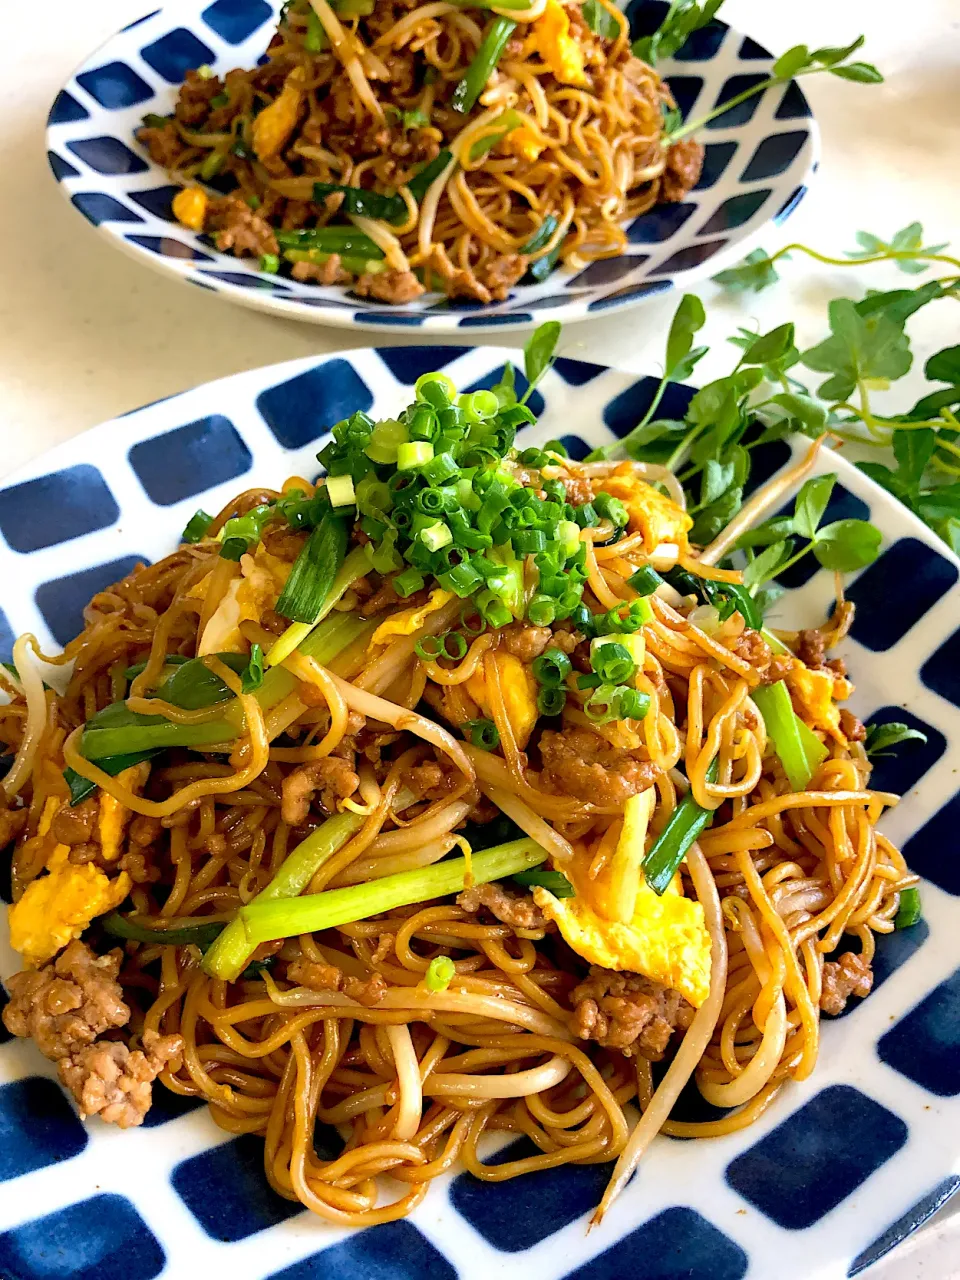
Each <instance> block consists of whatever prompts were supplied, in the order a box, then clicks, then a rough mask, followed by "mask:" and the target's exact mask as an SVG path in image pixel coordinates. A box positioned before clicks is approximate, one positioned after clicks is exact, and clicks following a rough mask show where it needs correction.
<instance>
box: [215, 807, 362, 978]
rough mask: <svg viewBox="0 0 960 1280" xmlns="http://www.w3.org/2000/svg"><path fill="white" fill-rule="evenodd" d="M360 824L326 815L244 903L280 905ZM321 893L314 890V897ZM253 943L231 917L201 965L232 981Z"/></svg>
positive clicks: (352, 817) (356, 818) (350, 817)
mask: <svg viewBox="0 0 960 1280" xmlns="http://www.w3.org/2000/svg"><path fill="white" fill-rule="evenodd" d="M362 825H363V818H362V817H361V816H360V815H359V814H356V813H338V814H337V815H336V816H335V817H333V818H328V819H327V821H326V822H325V823H324V824H323V826H322V827H318V828H317V830H316V831H314V832H312V833H311V834H310V835H309V836H307V838H306V840H303V841H301V842H300V844H298V845H297V847H296V848H295V849H294V850H293V852H292V853H289V854H287V857H286V859H285V861H284V862H283V863H282V864H281V866H280V869H279V870H278V871H277V873H276V875H275V876H274V877H273V879H272V880H271V881H270V883H269V884H268V885H267V887H266V888H265V889H262V890H261V891H260V893H258V894H257V896H256V897H255V898H254V899H253V902H250V903H248V904H247V905H248V906H251V907H252V906H253V905H254V904H257V906H258V907H259V909H261V910H262V909H263V907H265V906H266V905H267V904H268V903H272V904H273V905H274V906H281V903H282V900H283V899H289V898H297V897H299V895H300V894H301V893H303V891H304V889H306V888H307V886H308V885H309V884H310V881H311V880H312V879H313V877H314V876H315V875H316V873H317V871H319V869H320V868H321V867H322V866H323V864H324V863H325V862H327V861H329V859H330V858H332V857H333V855H334V854H335V853H336V852H337V850H338V849H339V848H341V847H342V846H343V845H344V844H346V842H347V841H348V840H349V839H350V837H351V836H352V835H354V834H355V833H356V832H357V831H358V830H359V828H360V827H361V826H362ZM321 896H323V895H320V894H315V895H314V897H321ZM256 946H257V944H256V943H252V944H251V942H250V940H249V938H248V935H247V932H246V930H245V929H244V925H243V921H242V920H241V918H240V917H239V916H237V917H235V918H234V919H233V920H231V922H230V923H229V924H228V925H227V927H226V928H225V929H224V931H223V932H222V933H221V934H220V936H219V938H217V940H216V942H215V943H214V944H213V946H212V947H211V948H210V950H209V951H208V952H207V953H206V955H205V956H204V957H203V968H204V971H205V972H206V973H209V974H210V976H211V977H214V978H222V979H223V980H224V981H226V982H234V981H236V979H237V978H238V977H239V976H240V974H241V973H242V972H243V970H244V969H245V968H246V965H247V963H248V961H249V960H250V956H251V955H252V954H253V952H254V950H255V949H256Z"/></svg>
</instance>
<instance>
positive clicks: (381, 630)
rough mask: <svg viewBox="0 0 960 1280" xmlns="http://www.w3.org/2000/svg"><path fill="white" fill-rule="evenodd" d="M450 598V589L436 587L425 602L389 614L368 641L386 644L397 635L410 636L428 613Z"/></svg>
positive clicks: (417, 629) (425, 618)
mask: <svg viewBox="0 0 960 1280" xmlns="http://www.w3.org/2000/svg"><path fill="white" fill-rule="evenodd" d="M452 599H453V592H452V591H442V590H440V588H439V587H438V588H437V590H436V591H434V592H432V593H431V595H430V599H429V600H428V601H427V603H426V604H421V605H415V606H414V607H413V608H412V609H401V610H400V612H399V613H394V614H391V615H390V617H389V618H387V620H386V621H385V622H381V623H380V625H379V627H377V629H376V631H375V632H374V633H373V639H372V640H371V641H370V643H371V644H387V643H388V642H389V641H390V640H393V639H395V638H396V637H397V636H412V635H413V633H414V632H415V631H419V630H420V628H421V627H422V626H423V624H424V623H425V622H426V620H427V617H428V615H429V614H431V613H436V611H437V610H438V609H442V608H443V606H444V605H445V604H447V603H448V601H450V600H452Z"/></svg>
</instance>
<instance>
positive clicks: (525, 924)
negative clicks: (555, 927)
mask: <svg viewBox="0 0 960 1280" xmlns="http://www.w3.org/2000/svg"><path fill="white" fill-rule="evenodd" d="M457 906H458V907H462V908H463V910H464V911H467V912H469V913H470V915H475V914H476V913H477V912H478V911H479V910H480V908H481V907H485V908H486V910H487V911H489V912H490V914H491V915H493V916H495V917H496V918H497V919H498V920H499V921H500V922H501V924H508V925H509V926H510V927H511V929H531V930H532V929H545V928H546V927H547V918H546V916H545V915H544V914H543V912H542V911H541V910H540V908H539V907H538V906H537V904H536V903H535V902H534V900H533V898H532V897H531V895H530V894H529V893H517V894H515V893H511V892H510V891H509V890H508V889H505V888H504V887H503V885H500V884H475V885H473V887H472V888H470V889H464V891H463V893H461V894H460V896H459V897H458V898H457Z"/></svg>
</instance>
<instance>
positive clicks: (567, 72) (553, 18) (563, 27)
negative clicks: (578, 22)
mask: <svg viewBox="0 0 960 1280" xmlns="http://www.w3.org/2000/svg"><path fill="white" fill-rule="evenodd" d="M531 27H532V29H531V31H530V36H529V38H528V40H527V46H526V52H527V53H538V54H539V55H540V57H541V58H542V59H543V61H544V62H545V63H546V64H547V66H548V67H549V68H550V70H551V71H552V72H553V74H554V75H555V76H556V78H557V79H558V80H559V81H560V83H561V84H573V85H584V84H586V83H587V77H586V75H585V73H584V70H583V50H582V49H581V48H580V46H579V44H578V43H577V41H576V39H575V38H574V37H573V36H571V34H570V18H569V16H568V14H567V11H566V10H565V9H564V7H563V5H562V4H560V3H559V0H547V7H546V8H545V9H544V11H543V15H542V16H541V17H539V18H538V19H537V21H536V22H534V23H532V24H531Z"/></svg>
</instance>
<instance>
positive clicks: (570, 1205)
mask: <svg viewBox="0 0 960 1280" xmlns="http://www.w3.org/2000/svg"><path fill="white" fill-rule="evenodd" d="M537 1151H538V1149H537V1148H536V1147H535V1146H534V1145H533V1143H532V1142H531V1141H530V1139H529V1138H521V1139H520V1141H519V1142H512V1143H511V1144H510V1145H509V1146H507V1147H504V1149H503V1150H502V1151H499V1152H497V1154H496V1155H495V1156H494V1157H493V1159H491V1160H489V1161H488V1162H487V1163H488V1164H490V1165H499V1164H505V1163H507V1161H510V1160H523V1159H526V1158H527V1157H528V1156H535V1155H537ZM608 1178H609V1170H608V1169H607V1168H605V1167H604V1166H603V1165H601V1164H593V1165H574V1164H566V1165H560V1166H559V1168H556V1169H538V1170H537V1171H536V1173H530V1174H526V1175H525V1176H524V1179H523V1189H524V1190H523V1205H524V1212H523V1213H522V1214H521V1213H517V1212H515V1208H516V1203H517V1192H516V1188H515V1187H514V1186H512V1185H511V1183H510V1182H509V1181H507V1182H481V1181H480V1180H479V1179H478V1178H474V1177H473V1175H472V1174H469V1173H461V1174H460V1175H459V1176H458V1177H457V1178H455V1179H454V1182H453V1186H452V1187H451V1189H450V1199H451V1201H452V1203H453V1205H454V1207H455V1208H456V1210H457V1212H458V1213H460V1214H461V1215H462V1216H463V1217H464V1218H466V1220H467V1222H469V1223H470V1225H471V1226H472V1227H473V1229H474V1230H475V1231H478V1232H479V1233H480V1235H482V1236H483V1238H484V1239H485V1240H487V1241H488V1242H489V1243H490V1244H492V1245H493V1246H494V1248H495V1249H502V1250H504V1252H506V1253H518V1252H519V1251H520V1250H522V1249H530V1248H532V1246H533V1245H535V1244H539V1243H540V1242H541V1240H546V1239H547V1237H548V1236H552V1235H554V1234H555V1233H556V1232H557V1231H560V1230H561V1229H562V1228H563V1227H566V1226H568V1225H569V1223H571V1222H575V1221H576V1219H577V1218H579V1217H582V1216H583V1214H585V1213H589V1212H590V1210H591V1209H594V1208H595V1207H596V1205H597V1203H598V1202H599V1200H600V1197H601V1196H602V1195H603V1188H604V1187H605V1186H606V1184H607V1180H608Z"/></svg>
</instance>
